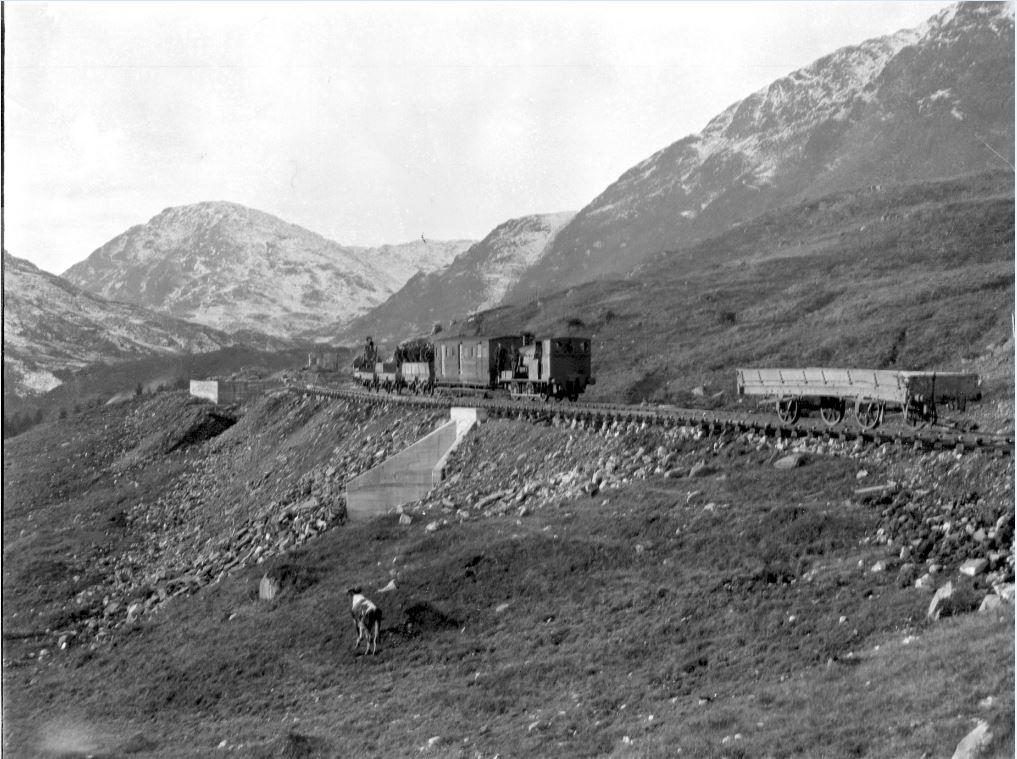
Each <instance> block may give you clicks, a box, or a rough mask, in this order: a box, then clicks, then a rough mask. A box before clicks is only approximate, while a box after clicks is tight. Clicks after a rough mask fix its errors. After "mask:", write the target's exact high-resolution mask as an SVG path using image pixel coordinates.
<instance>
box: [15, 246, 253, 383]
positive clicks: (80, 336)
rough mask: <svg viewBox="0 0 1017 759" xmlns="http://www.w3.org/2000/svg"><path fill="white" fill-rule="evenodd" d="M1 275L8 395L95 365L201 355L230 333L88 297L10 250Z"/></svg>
mask: <svg viewBox="0 0 1017 759" xmlns="http://www.w3.org/2000/svg"><path fill="white" fill-rule="evenodd" d="M3 270H4V308H3V311H4V339H3V348H4V380H5V385H6V383H7V382H11V383H12V384H13V385H14V387H10V386H5V388H4V391H5V393H10V392H12V391H13V392H14V393H15V394H17V395H32V394H36V393H44V392H46V391H47V390H51V389H52V388H54V387H56V386H57V385H59V384H60V380H59V379H58V378H57V377H56V376H55V374H54V373H55V372H58V371H60V370H63V369H74V368H78V367H82V366H86V365H88V364H94V363H97V362H99V361H105V362H115V361H118V360H128V359H133V358H141V357H144V356H153V355H159V354H174V353H203V352H206V351H213V350H218V349H219V348H224V347H227V346H231V345H234V344H235V341H234V340H233V338H232V337H231V336H230V335H227V334H225V333H223V332H219V331H217V330H214V329H210V328H208V327H202V326H200V325H197V324H190V323H188V322H185V321H182V320H180V319H175V318H173V317H170V316H165V315H163V314H158V313H155V312H153V311H149V310H148V309H145V308H141V307H139V306H134V305H130V304H127V303H117V302H115V301H109V300H106V299H105V298H102V297H99V296H97V295H93V294H92V293H89V292H86V291H84V290H82V289H81V288H79V287H76V286H74V285H72V284H71V283H69V282H67V281H66V280H64V279H62V278H60V277H57V276H55V275H53V274H49V273H48V272H44V271H41V270H39V269H38V268H36V267H35V266H33V265H32V264H31V263H29V262H28V261H25V260H23V259H20V258H16V257H15V256H12V255H10V254H9V253H7V251H4V254H3Z"/></svg>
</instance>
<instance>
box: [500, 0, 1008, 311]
mask: <svg viewBox="0 0 1017 759" xmlns="http://www.w3.org/2000/svg"><path fill="white" fill-rule="evenodd" d="M1013 51H1014V6H1013V4H1012V3H976V2H971V3H960V4H958V5H956V6H953V7H951V8H949V9H947V10H944V11H943V12H941V13H939V14H938V15H936V16H935V17H933V18H932V19H930V20H929V22H927V24H926V25H924V26H923V27H922V28H919V29H913V30H908V31H902V32H899V33H897V34H894V35H891V36H887V37H882V38H879V39H873V40H869V41H867V42H864V43H862V44H860V45H856V46H853V47H846V48H842V49H840V50H837V51H835V52H833V53H831V54H830V55H828V56H826V57H824V58H821V59H820V60H818V61H816V62H815V63H813V64H812V65H811V66H808V67H806V68H804V69H801V70H799V71H795V72H794V73H792V74H790V75H788V76H786V77H784V78H781V79H778V80H777V81H775V82H773V83H772V84H771V85H770V86H768V87H766V88H765V89H762V90H760V91H758V92H756V93H753V94H752V95H750V96H749V97H747V98H745V99H744V100H742V101H740V102H737V103H735V104H733V105H732V106H731V107H730V108H728V109H727V110H725V111H724V112H723V113H721V114H719V115H718V116H717V117H716V118H714V119H713V120H712V121H710V123H709V124H707V126H706V127H705V128H704V129H703V130H702V131H701V132H699V133H698V134H693V135H689V136H687V137H685V138H683V139H681V140H679V141H678V142H676V143H674V144H672V145H670V146H668V147H666V148H664V149H663V150H661V151H659V152H658V153H656V154H654V155H652V156H650V157H649V158H647V159H646V160H645V161H643V162H642V163H640V164H638V165H636V166H634V167H632V168H631V169H630V170H629V171H627V172H626V173H625V174H623V175H622V176H621V177H620V178H619V179H618V181H616V182H615V183H614V184H612V185H611V186H609V187H608V188H607V189H606V190H604V192H602V193H601V194H600V195H599V196H598V197H597V198H595V199H594V200H593V201H592V202H591V203H590V204H589V205H588V206H586V207H585V208H583V209H582V210H581V211H580V212H579V213H578V214H577V215H576V217H575V218H574V219H573V220H572V222H571V223H569V224H568V225H567V226H566V227H565V228H564V229H563V230H562V231H561V232H560V233H559V234H558V236H557V237H556V238H555V240H554V243H553V244H552V245H551V247H550V249H549V250H548V252H547V254H546V255H545V256H544V257H543V258H542V259H541V261H540V262H539V264H538V265H537V266H534V267H533V268H531V269H530V270H529V271H528V272H527V273H526V274H525V275H524V276H523V278H522V280H521V281H520V283H519V285H518V286H517V287H515V288H513V290H512V291H510V293H509V295H508V298H507V300H508V301H509V302H522V301H525V300H527V299H528V298H531V297H532V296H533V295H534V294H536V293H543V292H548V291H549V290H551V289H559V288H562V287H566V286H569V285H572V284H576V283H580V282H584V281H589V280H591V279H595V278H600V277H609V276H616V275H620V274H623V273H627V272H628V271H629V270H630V269H631V268H632V267H633V266H634V265H637V264H638V263H640V262H641V261H643V260H645V258H646V257H647V256H649V255H652V254H654V253H656V252H658V251H661V250H668V249H674V248H677V247H681V246H683V245H687V244H689V243H690V242H693V241H695V240H697V239H703V238H706V237H711V236H713V235H716V234H718V233H720V232H722V231H724V230H726V229H728V228H729V227H731V226H733V225H735V224H738V223H741V222H744V221H747V220H749V219H751V218H753V217H754V216H757V215H758V214H760V213H762V212H764V211H768V210H774V209H777V208H779V207H781V206H783V205H785V204H788V203H795V202H801V201H802V200H804V199H808V198H812V197H816V196H819V195H823V194H827V193H830V192H834V191H841V190H849V189H857V188H862V187H866V186H879V185H886V184H891V183H901V182H911V181H915V180H926V179H936V178H942V177H951V176H957V175H961V174H968V173H973V172H977V171H983V170H986V169H993V168H995V169H1005V168H1007V167H1008V166H1011V167H1012V165H1013V160H1014V117H1013V113H1014V52H1013ZM705 263H706V262H704V264H705Z"/></svg>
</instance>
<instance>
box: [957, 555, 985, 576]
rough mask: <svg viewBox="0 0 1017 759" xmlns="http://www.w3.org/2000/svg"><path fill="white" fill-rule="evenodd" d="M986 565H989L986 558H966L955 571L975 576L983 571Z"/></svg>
mask: <svg viewBox="0 0 1017 759" xmlns="http://www.w3.org/2000/svg"><path fill="white" fill-rule="evenodd" d="M987 566H989V562H988V561H987V560H986V559H968V560H967V561H965V562H964V563H963V564H961V565H960V569H959V570H957V571H959V572H960V573H961V574H962V575H967V576H968V577H977V576H978V575H980V574H982V572H984V571H985V568H986V567H987Z"/></svg>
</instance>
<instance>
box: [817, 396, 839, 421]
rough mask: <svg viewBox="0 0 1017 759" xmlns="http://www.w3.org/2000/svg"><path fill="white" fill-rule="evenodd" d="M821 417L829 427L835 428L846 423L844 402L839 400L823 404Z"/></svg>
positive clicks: (820, 410) (820, 408) (820, 412)
mask: <svg viewBox="0 0 1017 759" xmlns="http://www.w3.org/2000/svg"><path fill="white" fill-rule="evenodd" d="M819 416H820V417H821V418H822V420H823V424H825V425H826V426H827V427H835V426H836V425H838V424H840V423H841V422H842V421H844V401H843V400H840V399H837V400H834V401H832V402H829V401H828V402H825V403H823V404H822V405H821V406H820V407H819Z"/></svg>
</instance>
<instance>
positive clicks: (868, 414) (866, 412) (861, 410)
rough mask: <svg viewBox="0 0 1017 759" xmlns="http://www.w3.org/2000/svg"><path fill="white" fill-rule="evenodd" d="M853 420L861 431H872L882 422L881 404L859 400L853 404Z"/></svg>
mask: <svg viewBox="0 0 1017 759" xmlns="http://www.w3.org/2000/svg"><path fill="white" fill-rule="evenodd" d="M855 419H856V420H857V422H858V426H860V427H861V428H862V429H866V430H874V429H875V428H876V427H878V426H879V423H880V422H881V421H883V404H882V403H881V402H880V401H870V400H863V399H861V398H859V399H858V400H857V401H856V402H855Z"/></svg>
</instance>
